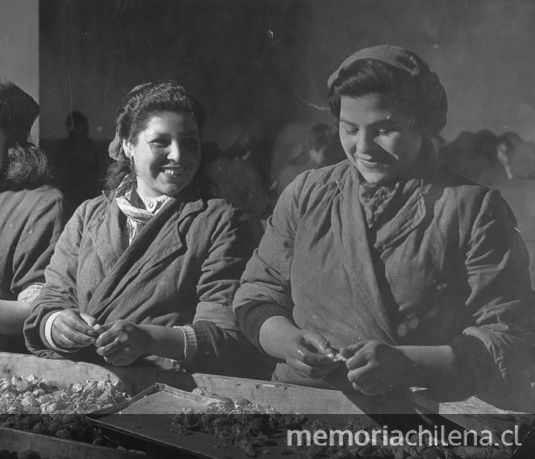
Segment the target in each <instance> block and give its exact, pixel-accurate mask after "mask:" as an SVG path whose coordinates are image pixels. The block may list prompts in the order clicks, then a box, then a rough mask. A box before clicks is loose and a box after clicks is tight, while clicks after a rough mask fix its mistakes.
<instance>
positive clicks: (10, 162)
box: [0, 142, 52, 190]
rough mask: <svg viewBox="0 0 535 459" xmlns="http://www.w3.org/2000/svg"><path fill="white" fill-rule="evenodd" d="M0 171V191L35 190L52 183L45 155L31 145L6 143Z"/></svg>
mask: <svg viewBox="0 0 535 459" xmlns="http://www.w3.org/2000/svg"><path fill="white" fill-rule="evenodd" d="M5 155H6V156H5V158H4V163H3V165H2V170H1V172H0V173H1V178H0V189H3V190H5V189H12V190H18V189H24V188H37V187H39V186H41V185H45V184H50V183H52V172H51V168H50V165H49V162H48V159H47V157H46V155H45V153H44V152H43V151H42V150H40V149H39V148H37V147H36V146H35V145H34V144H32V143H29V142H27V143H25V144H23V145H21V144H20V143H19V142H13V143H8V145H7V148H6V152H5Z"/></svg>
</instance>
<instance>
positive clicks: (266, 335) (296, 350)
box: [259, 316, 339, 377]
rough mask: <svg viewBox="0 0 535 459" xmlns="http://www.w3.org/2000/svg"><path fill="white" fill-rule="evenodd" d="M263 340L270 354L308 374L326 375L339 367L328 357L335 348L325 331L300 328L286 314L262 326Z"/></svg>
mask: <svg viewBox="0 0 535 459" xmlns="http://www.w3.org/2000/svg"><path fill="white" fill-rule="evenodd" d="M259 341H260V345H261V346H262V348H263V349H264V350H265V351H266V352H267V353H268V354H269V355H271V356H273V357H275V358H277V359H280V360H283V361H285V362H286V363H287V364H288V365H289V366H290V367H292V368H293V369H294V370H296V371H297V372H299V373H301V374H303V375H305V376H312V377H314V376H323V375H326V374H328V373H330V372H332V371H333V370H334V369H336V368H337V367H339V364H338V362H334V361H333V360H332V359H331V358H329V357H328V355H332V354H334V353H335V351H334V350H333V349H332V348H331V347H330V344H329V341H327V339H326V338H325V337H324V336H323V335H322V334H321V333H318V332H316V331H313V330H303V329H301V328H297V327H296V326H295V325H294V324H293V323H292V322H291V321H290V320H289V319H288V318H287V317H284V316H273V317H270V318H269V319H267V320H266V321H265V322H264V323H263V324H262V326H261V327H260V333H259Z"/></svg>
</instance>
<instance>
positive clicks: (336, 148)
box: [275, 123, 345, 196]
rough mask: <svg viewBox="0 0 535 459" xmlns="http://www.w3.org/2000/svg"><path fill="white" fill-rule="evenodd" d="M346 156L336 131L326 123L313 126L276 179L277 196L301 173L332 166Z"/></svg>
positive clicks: (292, 152)
mask: <svg viewBox="0 0 535 459" xmlns="http://www.w3.org/2000/svg"><path fill="white" fill-rule="evenodd" d="M344 158H345V156H344V151H343V150H342V147H341V145H340V142H339V141H338V139H337V137H336V136H335V133H334V132H333V131H332V130H331V128H330V127H329V126H328V125H326V124H323V123H321V124H316V125H314V126H312V128H311V129H310V131H309V132H308V135H307V137H306V138H305V139H303V141H302V142H299V143H297V144H296V145H295V146H294V148H293V149H292V151H291V153H290V156H289V157H288V160H287V164H286V165H285V166H283V167H282V169H281V170H280V172H279V175H278V177H277V179H276V184H275V189H276V192H277V196H279V195H280V194H281V193H282V192H283V190H284V189H285V188H286V187H287V186H288V185H289V184H290V183H291V182H292V181H293V180H294V179H295V178H296V177H297V176H298V175H299V174H300V173H301V172H304V171H306V170H309V169H318V168H320V167H324V166H330V165H332V164H336V163H337V162H340V161H342V160H343V159H344Z"/></svg>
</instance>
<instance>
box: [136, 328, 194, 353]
mask: <svg viewBox="0 0 535 459" xmlns="http://www.w3.org/2000/svg"><path fill="white" fill-rule="evenodd" d="M140 327H141V328H143V329H144V330H145V331H146V332H147V334H148V336H149V345H148V348H147V352H146V353H147V354H149V355H157V356H159V357H166V358H168V359H173V360H178V361H181V360H183V359H184V334H183V332H182V331H181V330H180V329H178V328H172V327H165V326H162V325H141V326H140Z"/></svg>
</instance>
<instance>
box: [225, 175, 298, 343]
mask: <svg viewBox="0 0 535 459" xmlns="http://www.w3.org/2000/svg"><path fill="white" fill-rule="evenodd" d="M306 176H307V175H306V173H305V174H303V175H301V176H299V177H298V178H297V179H296V180H295V181H294V182H292V183H291V184H290V185H289V186H288V187H286V189H285V190H284V192H283V193H282V194H281V196H280V198H279V201H278V202H277V205H276V206H275V209H274V211H273V215H272V216H271V218H270V219H269V221H268V224H267V227H266V231H265V233H264V236H263V238H262V240H261V242H260V245H259V247H258V249H257V250H255V252H254V254H253V257H252V258H251V260H250V261H249V263H248V264H247V267H246V269H245V272H244V274H243V276H242V282H241V286H240V288H239V289H238V291H237V293H236V296H235V298H234V305H233V307H234V313H235V314H236V318H237V321H238V324H239V326H240V329H241V330H242V332H243V333H244V335H245V336H246V337H247V338H248V339H249V340H250V341H251V342H252V343H253V344H255V345H256V346H257V347H258V348H259V349H261V346H260V343H259V341H258V334H259V332H260V328H261V326H262V324H263V323H264V322H265V321H266V320H267V319H269V318H270V317H273V316H277V315H282V316H286V317H288V318H289V319H290V320H291V318H292V309H293V302H292V296H291V282H290V270H291V265H292V260H293V248H294V237H295V231H296V227H297V221H298V211H299V208H298V202H299V196H300V194H301V191H302V188H303V184H304V181H305V180H306Z"/></svg>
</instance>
